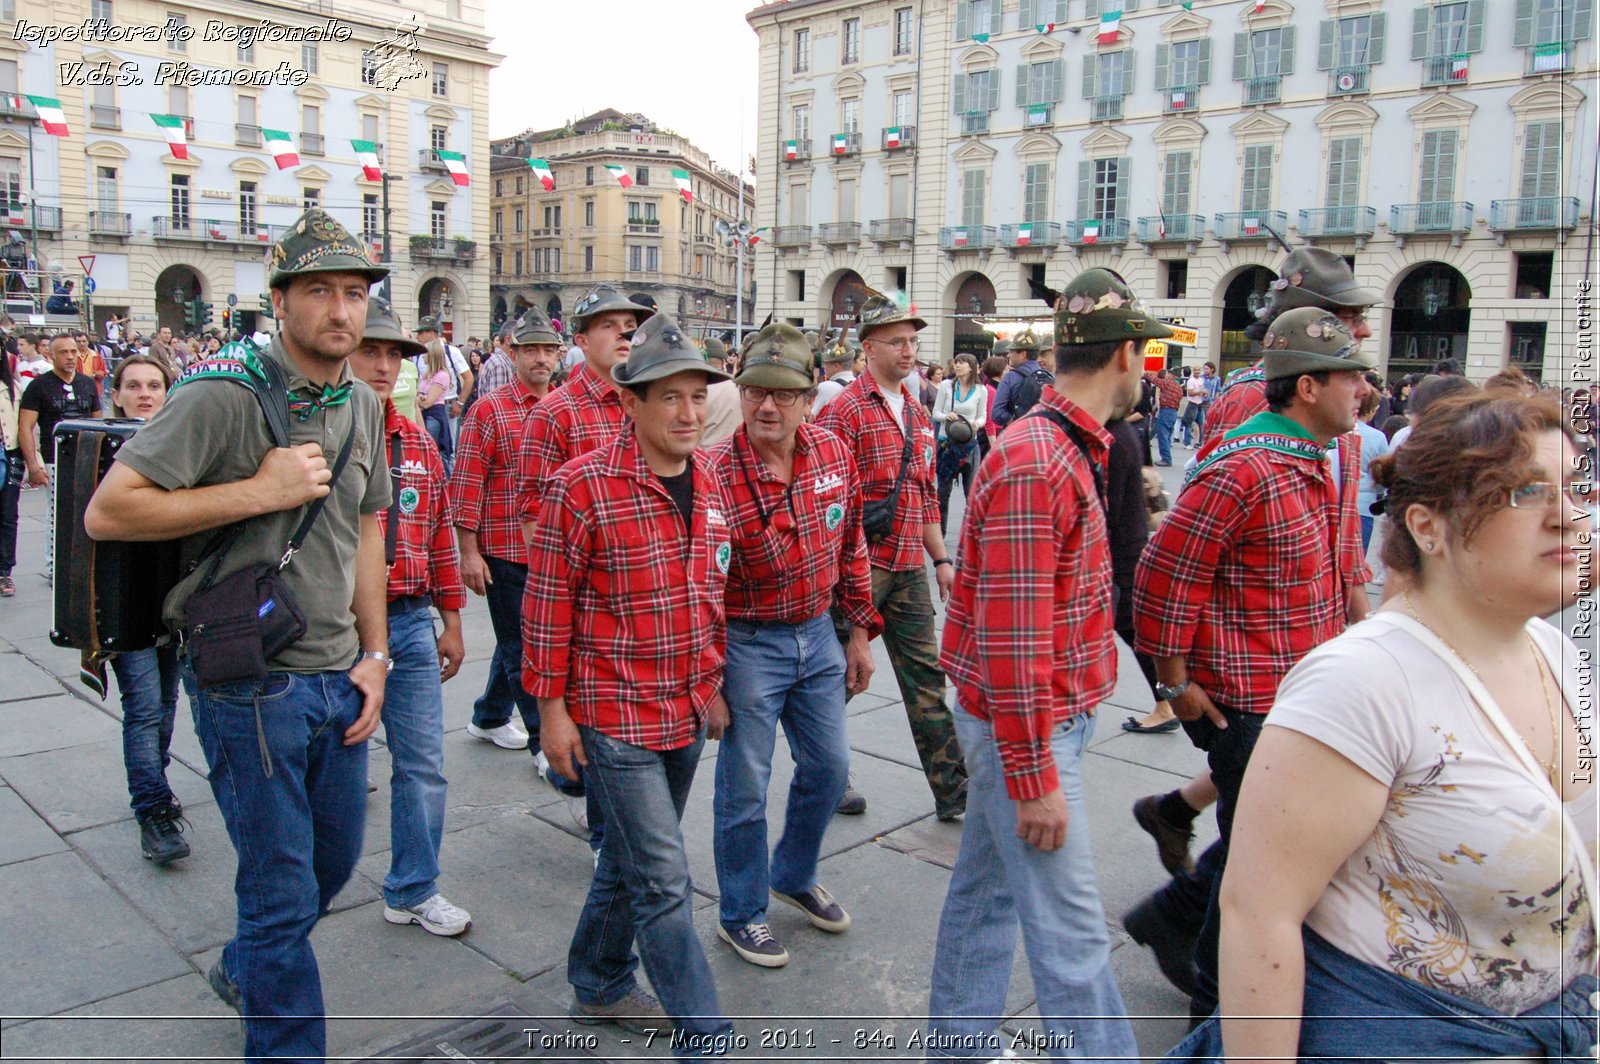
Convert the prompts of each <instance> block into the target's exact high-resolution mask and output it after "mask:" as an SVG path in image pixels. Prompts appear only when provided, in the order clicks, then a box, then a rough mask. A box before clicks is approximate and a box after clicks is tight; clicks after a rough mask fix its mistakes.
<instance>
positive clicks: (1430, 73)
mask: <svg viewBox="0 0 1600 1064" xmlns="http://www.w3.org/2000/svg"><path fill="white" fill-rule="evenodd" d="M1466 80H1467V57H1466V56H1464V55H1435V56H1429V57H1428V58H1427V59H1424V60H1423V61H1422V84H1423V86H1424V87H1425V88H1426V87H1431V86H1436V85H1460V84H1462V83H1464V82H1465V81H1466Z"/></svg>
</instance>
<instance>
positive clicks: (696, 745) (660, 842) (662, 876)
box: [567, 725, 733, 1056]
mask: <svg viewBox="0 0 1600 1064" xmlns="http://www.w3.org/2000/svg"><path fill="white" fill-rule="evenodd" d="M578 730H579V733H580V734H581V735H582V737H583V748H584V751H585V753H586V754H587V755H588V758H589V766H588V769H587V771H586V772H585V776H586V777H587V783H588V788H589V802H590V805H591V807H598V808H599V809H600V811H601V812H602V813H603V814H604V815H605V821H606V833H605V842H604V844H603V845H602V846H601V848H600V864H599V866H598V867H597V868H596V869H595V872H594V879H593V880H592V881H591V882H590V884H589V897H588V899H587V900H586V901H585V902H584V905H583V913H582V914H581V915H580V916H579V917H578V927H577V930H576V931H574V932H573V935H572V947H571V949H569V950H568V952H567V981H568V982H570V983H571V984H572V989H573V992H574V993H575V995H576V996H577V999H578V1000H579V1001H581V1002H583V1003H584V1004H586V1005H608V1004H610V1003H611V1002H614V1001H616V1000H618V999H620V998H622V997H624V996H626V995H627V993H628V992H629V991H630V990H632V989H633V988H634V986H635V985H637V981H636V980H635V979H634V975H633V973H634V971H635V969H636V968H637V967H638V964H639V960H640V958H641V957H642V958H643V960H644V970H645V971H646V972H647V973H649V976H650V984H651V985H652V986H653V987H655V991H656V995H657V996H658V997H659V998H660V999H661V1007H662V1008H664V1009H665V1010H666V1012H667V1015H668V1016H670V1017H672V1022H673V1023H674V1025H676V1026H677V1028H678V1029H679V1031H681V1032H683V1033H685V1034H686V1035H689V1036H692V1037H694V1038H705V1039H710V1038H716V1037H719V1036H726V1035H728V1034H729V1033H731V1032H732V1030H733V1025H732V1024H730V1023H729V1022H728V1020H727V1019H726V1017H724V1016H723V1015H722V1006H721V1005H719V1004H718V1002H717V985H716V982H715V981H714V980H713V979H712V977H711V967H710V965H708V964H707V963H706V954H705V950H703V949H702V948H701V946H700V938H699V936H698V935H696V934H695V930H694V887H693V884H691V883H690V881H689V858H688V855H687V854H686V853H685V852H684V848H683V832H682V830H681V828H680V826H679V821H680V820H682V818H683V807H684V805H685V803H687V802H688V800H689V788H690V786H691V785H692V784H693V783H694V773H695V768H696V767H697V766H698V765H699V763H700V751H701V749H702V747H704V746H705V739H704V738H703V737H701V738H697V739H696V740H695V741H694V742H693V743H690V744H689V745H688V746H685V747H681V748H679V749H677V750H648V749H646V748H644V747H642V746H634V745H632V744H630V743H625V742H622V741H621V740H620V739H613V738H612V737H610V736H609V735H605V734H603V733H601V732H597V731H595V730H594V729H593V728H589V727H585V726H583V725H579V728H578ZM636 938H637V940H638V942H639V955H640V956H638V957H636V956H635V955H634V953H633V948H632V947H633V942H634V940H635V939H636ZM674 1052H675V1053H676V1054H677V1055H679V1056H699V1055H701V1054H699V1053H697V1052H695V1051H694V1050H693V1048H692V1047H690V1046H678V1047H675V1048H674Z"/></svg>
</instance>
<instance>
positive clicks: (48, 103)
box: [28, 96, 67, 137]
mask: <svg viewBox="0 0 1600 1064" xmlns="http://www.w3.org/2000/svg"><path fill="white" fill-rule="evenodd" d="M28 102H29V103H31V104H33V109H34V110H36V111H38V112H39V121H40V122H42V123H43V124H44V131H45V132H46V133H48V134H50V135H51V136H52V137H64V136H66V135H67V113H66V112H65V111H63V110H62V109H61V101H60V100H58V99H56V98H55V97H54V96H29V97H28Z"/></svg>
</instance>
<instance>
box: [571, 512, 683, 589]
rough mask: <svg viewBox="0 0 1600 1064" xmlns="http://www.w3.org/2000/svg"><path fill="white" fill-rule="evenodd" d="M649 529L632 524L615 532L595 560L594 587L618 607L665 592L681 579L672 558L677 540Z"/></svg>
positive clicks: (678, 543)
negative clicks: (665, 537) (662, 536)
mask: <svg viewBox="0 0 1600 1064" xmlns="http://www.w3.org/2000/svg"><path fill="white" fill-rule="evenodd" d="M652 531H653V530H652V529H646V528H638V527H634V528H629V529H627V530H622V531H618V532H616V533H615V534H613V535H611V536H609V537H607V539H606V541H605V545H604V548H603V549H602V550H601V551H600V552H599V555H598V557H597V558H596V560H595V564H594V567H593V571H592V577H593V583H594V587H595V590H596V591H597V592H599V593H600V594H601V595H602V596H603V597H605V598H606V599H608V600H610V601H612V602H613V603H615V604H616V605H617V606H618V607H619V608H622V609H626V608H627V607H628V606H629V605H630V604H633V603H640V602H644V601H646V600H649V599H652V598H655V597H658V596H662V595H665V594H667V589H668V588H670V587H672V586H673V584H674V583H677V584H680V585H681V584H682V582H683V566H682V564H681V562H680V563H678V564H673V559H672V555H673V554H674V553H675V551H676V549H677V548H678V547H679V546H680V544H681V540H678V539H677V537H672V538H671V539H668V540H665V541H663V539H662V538H660V537H659V536H656V535H652Z"/></svg>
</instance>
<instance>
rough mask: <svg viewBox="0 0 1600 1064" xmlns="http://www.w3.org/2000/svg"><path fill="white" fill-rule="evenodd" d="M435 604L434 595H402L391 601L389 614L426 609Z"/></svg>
mask: <svg viewBox="0 0 1600 1064" xmlns="http://www.w3.org/2000/svg"><path fill="white" fill-rule="evenodd" d="M432 606H433V596H432V595H401V596H400V597H399V598H397V599H395V600H394V601H392V602H390V603H389V616H391V617H393V616H394V615H395V614H397V613H410V612H411V611H412V610H426V609H430V608H431V607H432Z"/></svg>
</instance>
